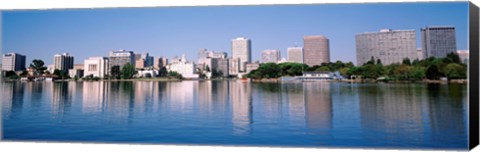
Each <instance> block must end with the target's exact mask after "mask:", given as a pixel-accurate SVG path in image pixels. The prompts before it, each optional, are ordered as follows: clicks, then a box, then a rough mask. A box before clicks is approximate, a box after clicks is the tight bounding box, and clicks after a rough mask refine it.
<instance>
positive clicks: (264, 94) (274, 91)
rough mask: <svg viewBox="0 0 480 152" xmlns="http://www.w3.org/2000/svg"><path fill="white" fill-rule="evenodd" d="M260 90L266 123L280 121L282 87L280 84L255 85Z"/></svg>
mask: <svg viewBox="0 0 480 152" xmlns="http://www.w3.org/2000/svg"><path fill="white" fill-rule="evenodd" d="M255 85H256V86H258V87H259V88H260V89H259V90H258V91H259V95H260V96H261V97H260V99H261V100H260V101H261V102H260V103H261V104H262V108H261V109H262V110H263V113H264V114H263V115H262V116H264V117H265V119H266V121H273V122H274V123H276V122H278V121H280V118H281V116H282V105H284V104H282V102H283V100H282V99H283V98H282V86H281V84H280V83H264V84H260V85H258V84H255Z"/></svg>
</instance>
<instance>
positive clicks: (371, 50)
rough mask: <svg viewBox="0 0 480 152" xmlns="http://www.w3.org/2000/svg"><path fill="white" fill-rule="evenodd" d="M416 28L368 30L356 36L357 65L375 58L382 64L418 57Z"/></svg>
mask: <svg viewBox="0 0 480 152" xmlns="http://www.w3.org/2000/svg"><path fill="white" fill-rule="evenodd" d="M416 44H417V43H416V34H415V30H391V29H382V30H380V32H366V33H361V34H357V35H356V36H355V45H356V51H357V65H363V64H364V63H367V62H368V61H370V60H371V58H372V57H373V59H374V60H375V61H377V60H378V59H380V61H381V62H382V64H385V65H388V64H392V63H402V61H403V59H405V58H408V59H410V60H415V59H417V58H418V55H417V47H416V46H417V45H416Z"/></svg>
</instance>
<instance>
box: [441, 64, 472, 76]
mask: <svg viewBox="0 0 480 152" xmlns="http://www.w3.org/2000/svg"><path fill="white" fill-rule="evenodd" d="M444 71H445V75H446V76H447V77H448V78H451V79H457V78H466V77H467V68H466V67H465V66H463V65H461V64H459V63H450V64H448V65H447V66H446V67H445V70H444Z"/></svg>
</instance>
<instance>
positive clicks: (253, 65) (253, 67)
mask: <svg viewBox="0 0 480 152" xmlns="http://www.w3.org/2000/svg"><path fill="white" fill-rule="evenodd" d="M259 67H260V63H258V62H253V63H248V64H247V73H250V72H252V71H253V70H256V69H258V68H259Z"/></svg>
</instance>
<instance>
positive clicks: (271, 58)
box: [262, 50, 281, 63]
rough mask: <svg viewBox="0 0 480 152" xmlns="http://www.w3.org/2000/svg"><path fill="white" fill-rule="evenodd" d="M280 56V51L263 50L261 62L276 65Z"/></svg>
mask: <svg viewBox="0 0 480 152" xmlns="http://www.w3.org/2000/svg"><path fill="white" fill-rule="evenodd" d="M280 58H281V55H280V50H264V51H262V62H263V63H268V62H271V63H277V62H278V61H280Z"/></svg>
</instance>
